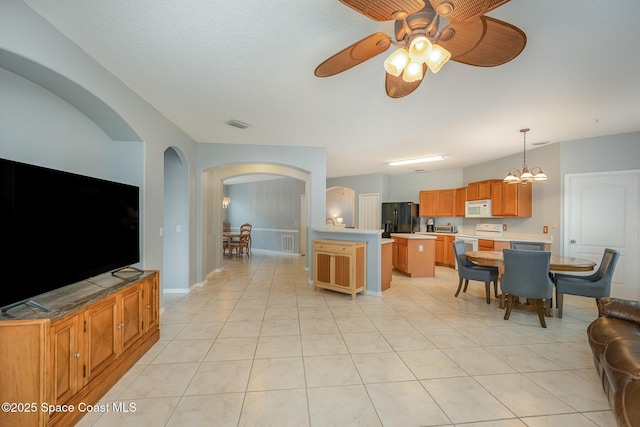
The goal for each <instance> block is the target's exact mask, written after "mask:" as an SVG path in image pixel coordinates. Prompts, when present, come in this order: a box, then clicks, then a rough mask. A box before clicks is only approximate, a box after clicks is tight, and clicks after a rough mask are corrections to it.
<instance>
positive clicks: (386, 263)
mask: <svg viewBox="0 0 640 427" xmlns="http://www.w3.org/2000/svg"><path fill="white" fill-rule="evenodd" d="M380 252H381V253H380V273H381V276H382V277H381V282H382V283H381V284H380V290H381V291H383V292H384V291H386V290H387V289H389V288H390V287H391V279H392V277H393V272H392V270H393V267H392V261H391V259H392V253H393V244H392V243H383V244H382V245H381V248H380Z"/></svg>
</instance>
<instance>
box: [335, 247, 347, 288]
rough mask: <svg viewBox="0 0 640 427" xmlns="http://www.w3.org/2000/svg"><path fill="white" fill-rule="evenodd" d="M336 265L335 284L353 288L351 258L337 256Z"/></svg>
mask: <svg viewBox="0 0 640 427" xmlns="http://www.w3.org/2000/svg"><path fill="white" fill-rule="evenodd" d="M333 262H334V265H335V282H334V283H335V284H336V285H338V286H344V287H345V288H348V287H349V286H351V257H350V256H341V255H336V256H335V257H334V261H333Z"/></svg>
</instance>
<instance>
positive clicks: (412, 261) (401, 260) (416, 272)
mask: <svg viewBox="0 0 640 427" xmlns="http://www.w3.org/2000/svg"><path fill="white" fill-rule="evenodd" d="M393 240H394V245H395V246H396V249H397V251H398V260H397V264H396V265H394V267H395V268H396V269H397V270H399V271H402V272H403V273H405V274H406V275H407V276H409V277H434V276H435V274H436V270H435V269H436V266H435V265H436V239H405V238H402V237H395V236H394V238H393Z"/></svg>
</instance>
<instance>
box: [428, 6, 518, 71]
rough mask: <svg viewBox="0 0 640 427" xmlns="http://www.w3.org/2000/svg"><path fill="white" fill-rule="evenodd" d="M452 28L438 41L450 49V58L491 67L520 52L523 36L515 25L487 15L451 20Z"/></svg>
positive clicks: (468, 63)
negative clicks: (444, 39)
mask: <svg viewBox="0 0 640 427" xmlns="http://www.w3.org/2000/svg"><path fill="white" fill-rule="evenodd" d="M446 28H447V29H451V30H453V31H454V35H453V37H452V38H450V39H449V40H447V41H439V42H438V44H439V45H441V46H442V47H444V48H445V49H447V50H448V51H449V52H451V60H452V61H456V62H460V63H462V64H467V65H475V66H478V67H495V66H497V65H502V64H504V63H506V62H509V61H511V60H512V59H514V58H515V57H516V56H518V55H519V54H520V52H522V50H523V49H524V47H525V45H526V44H527V36H526V35H525V33H524V32H523V31H522V30H520V29H519V28H518V27H516V26H514V25H511V24H509V23H507V22H504V21H500V20H498V19H494V18H490V17H488V16H481V17H480V18H476V19H474V20H472V21H469V22H452V23H450V24H449V25H447V27H446Z"/></svg>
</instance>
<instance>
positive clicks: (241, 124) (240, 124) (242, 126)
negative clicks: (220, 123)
mask: <svg viewBox="0 0 640 427" xmlns="http://www.w3.org/2000/svg"><path fill="white" fill-rule="evenodd" d="M227 124H228V125H229V126H233V127H234V128H238V129H246V128H248V127H251V125H250V124H249V123H244V122H241V121H240V120H229V121H228V122H227Z"/></svg>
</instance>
